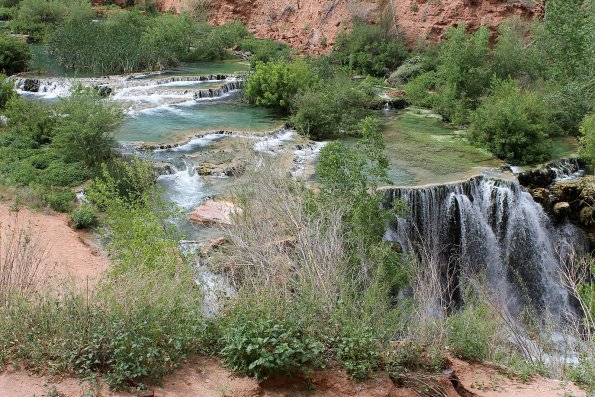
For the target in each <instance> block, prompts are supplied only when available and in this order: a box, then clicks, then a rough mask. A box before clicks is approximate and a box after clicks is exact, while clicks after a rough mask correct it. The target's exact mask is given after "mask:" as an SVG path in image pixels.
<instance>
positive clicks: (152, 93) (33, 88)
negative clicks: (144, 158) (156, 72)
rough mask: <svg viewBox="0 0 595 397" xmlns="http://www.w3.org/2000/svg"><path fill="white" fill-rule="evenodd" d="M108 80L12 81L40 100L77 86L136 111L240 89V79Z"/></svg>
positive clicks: (189, 103)
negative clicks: (96, 91)
mask: <svg viewBox="0 0 595 397" xmlns="http://www.w3.org/2000/svg"><path fill="white" fill-rule="evenodd" d="M153 77H154V76H135V75H132V76H107V77H90V78H64V77H56V78H38V79H37V78H26V77H18V76H17V77H11V80H12V81H13V83H14V86H15V89H16V90H17V92H18V93H19V94H21V95H24V96H29V97H32V98H40V99H46V100H47V99H55V98H61V97H67V96H69V95H70V94H71V91H72V89H73V88H74V87H75V86H76V85H77V84H80V85H82V86H84V87H95V88H97V89H99V91H100V93H101V94H102V95H104V96H106V97H110V98H111V99H112V100H114V101H116V102H119V103H122V104H124V105H125V106H126V107H129V110H130V111H132V112H133V113H134V112H135V111H139V110H140V111H142V110H151V109H156V108H160V107H169V106H171V105H185V106H192V105H193V104H194V103H196V101H202V100H214V99H222V98H226V97H228V96H230V95H232V94H234V93H236V92H238V91H240V90H241V89H242V87H243V78H244V77H243V76H242V75H209V76H170V77H167V78H153Z"/></svg>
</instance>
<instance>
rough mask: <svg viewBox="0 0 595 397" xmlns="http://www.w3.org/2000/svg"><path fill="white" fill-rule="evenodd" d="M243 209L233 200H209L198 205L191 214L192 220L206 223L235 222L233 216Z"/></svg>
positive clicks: (229, 223) (227, 223) (226, 223)
mask: <svg viewBox="0 0 595 397" xmlns="http://www.w3.org/2000/svg"><path fill="white" fill-rule="evenodd" d="M241 214H242V209H241V208H240V207H238V206H236V205H235V204H234V203H232V202H231V201H225V200H208V201H205V202H204V203H202V204H201V205H199V206H198V207H196V208H195V209H194V210H193V211H192V213H191V214H190V221H191V222H196V223H202V224H206V225H212V224H223V225H231V224H233V223H234V222H233V217H234V216H235V215H241Z"/></svg>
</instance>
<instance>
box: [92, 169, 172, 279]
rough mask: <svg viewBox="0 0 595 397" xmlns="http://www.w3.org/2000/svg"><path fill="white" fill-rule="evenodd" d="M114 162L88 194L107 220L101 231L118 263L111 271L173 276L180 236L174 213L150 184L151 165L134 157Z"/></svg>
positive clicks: (152, 173)
mask: <svg viewBox="0 0 595 397" xmlns="http://www.w3.org/2000/svg"><path fill="white" fill-rule="evenodd" d="M115 163H116V164H117V165H116V166H111V167H108V165H104V166H103V172H102V174H101V176H99V177H98V178H96V179H95V180H94V181H93V184H92V186H91V187H90V188H89V189H87V196H88V198H89V200H90V201H91V202H92V203H93V204H95V205H97V207H99V208H100V209H101V210H102V211H103V212H104V213H105V215H106V216H105V217H104V219H103V227H102V229H101V232H102V234H103V235H104V236H105V237H106V240H107V241H108V243H107V249H108V251H109V252H110V254H111V255H112V258H113V260H114V262H115V263H116V266H114V268H113V272H115V273H122V272H126V271H128V270H132V269H137V270H148V271H153V270H156V269H159V270H163V271H174V270H175V269H176V268H177V266H178V265H179V264H180V263H182V262H184V257H183V256H182V255H181V253H180V252H179V250H178V243H179V241H180V239H181V237H182V236H180V235H179V234H178V232H177V230H176V228H175V225H174V224H173V223H172V222H171V220H172V218H173V216H174V215H175V212H174V211H173V209H172V208H170V206H169V205H168V204H167V203H166V202H165V201H164V200H163V198H162V197H161V192H160V190H159V189H158V188H157V186H156V185H155V184H154V181H155V174H154V171H153V169H152V166H151V164H150V163H146V162H143V161H142V160H140V159H138V158H135V159H133V160H131V161H126V160H116V161H115ZM110 170H112V172H110ZM113 170H116V172H114V171H113ZM120 178H121V179H120Z"/></svg>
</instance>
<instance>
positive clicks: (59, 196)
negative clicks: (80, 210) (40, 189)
mask: <svg viewBox="0 0 595 397" xmlns="http://www.w3.org/2000/svg"><path fill="white" fill-rule="evenodd" d="M42 198H43V200H44V201H45V202H46V203H48V205H49V206H50V207H51V208H52V209H53V210H54V211H58V212H69V211H70V210H71V209H72V207H73V206H74V199H75V195H74V193H73V192H71V191H69V190H60V189H52V190H50V191H46V192H44V193H43V194H42Z"/></svg>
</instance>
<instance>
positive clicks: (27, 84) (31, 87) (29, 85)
mask: <svg viewBox="0 0 595 397" xmlns="http://www.w3.org/2000/svg"><path fill="white" fill-rule="evenodd" d="M40 84H41V83H40V81H39V80H37V79H26V80H25V81H24V83H23V91H27V92H38V91H39V86H40Z"/></svg>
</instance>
